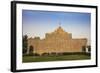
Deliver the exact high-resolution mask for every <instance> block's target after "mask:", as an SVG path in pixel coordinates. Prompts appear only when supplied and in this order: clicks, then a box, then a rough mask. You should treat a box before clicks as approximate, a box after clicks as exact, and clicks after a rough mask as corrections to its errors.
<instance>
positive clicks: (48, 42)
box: [28, 26, 87, 55]
mask: <svg viewBox="0 0 100 73" xmlns="http://www.w3.org/2000/svg"><path fill="white" fill-rule="evenodd" d="M86 45H87V39H86V38H72V34H71V33H68V32H66V31H64V30H63V28H62V27H61V26H59V27H58V28H57V29H56V30H55V31H53V32H51V33H46V34H45V38H44V39H40V37H34V38H28V49H30V48H31V47H32V48H33V53H38V54H39V55H42V54H43V53H63V52H82V47H83V46H86Z"/></svg>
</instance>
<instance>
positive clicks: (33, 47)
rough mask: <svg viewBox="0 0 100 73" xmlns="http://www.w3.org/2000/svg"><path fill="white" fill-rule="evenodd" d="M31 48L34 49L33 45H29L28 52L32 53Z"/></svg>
mask: <svg viewBox="0 0 100 73" xmlns="http://www.w3.org/2000/svg"><path fill="white" fill-rule="evenodd" d="M33 49H34V47H33V46H30V47H29V54H33Z"/></svg>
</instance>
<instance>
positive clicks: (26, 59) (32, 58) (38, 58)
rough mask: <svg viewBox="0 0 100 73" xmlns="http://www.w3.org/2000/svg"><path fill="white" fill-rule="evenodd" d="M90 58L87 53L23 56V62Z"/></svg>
mask: <svg viewBox="0 0 100 73" xmlns="http://www.w3.org/2000/svg"><path fill="white" fill-rule="evenodd" d="M86 59H90V56H88V55H62V56H23V62H24V63H28V62H47V61H64V60H66V61H68V60H86Z"/></svg>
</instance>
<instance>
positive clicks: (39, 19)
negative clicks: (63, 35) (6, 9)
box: [22, 10, 91, 44]
mask: <svg viewBox="0 0 100 73" xmlns="http://www.w3.org/2000/svg"><path fill="white" fill-rule="evenodd" d="M59 23H61V27H62V28H63V29H64V30H65V31H66V32H69V33H72V37H73V38H87V39H88V44H89V43H90V36H91V14H90V13H79V12H52V11H34V10H23V11H22V24H23V35H28V37H35V36H39V37H40V38H41V39H42V38H44V37H45V33H48V32H53V31H54V30H55V29H57V28H58V27H59Z"/></svg>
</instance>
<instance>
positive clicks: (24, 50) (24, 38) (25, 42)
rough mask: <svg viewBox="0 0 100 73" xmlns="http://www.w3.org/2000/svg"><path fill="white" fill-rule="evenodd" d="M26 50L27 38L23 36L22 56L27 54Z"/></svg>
mask: <svg viewBox="0 0 100 73" xmlns="http://www.w3.org/2000/svg"><path fill="white" fill-rule="evenodd" d="M27 48H28V36H27V35H24V36H23V54H25V53H26V52H27Z"/></svg>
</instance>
